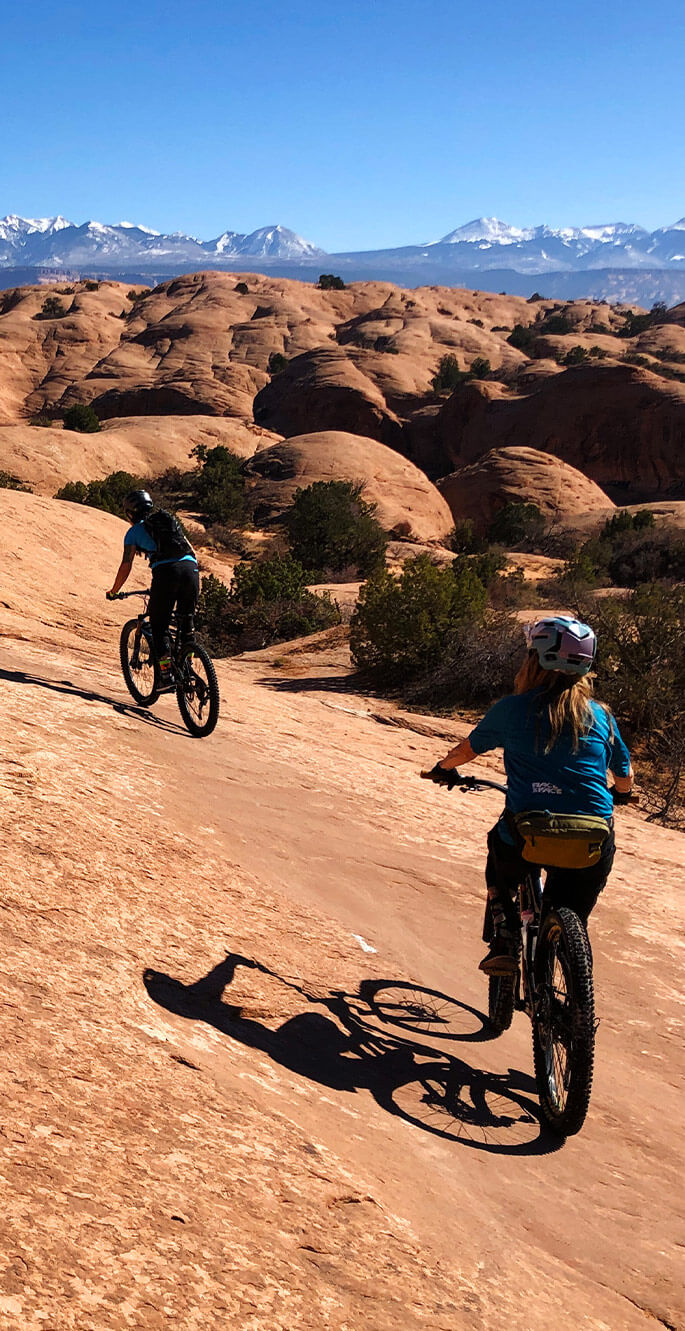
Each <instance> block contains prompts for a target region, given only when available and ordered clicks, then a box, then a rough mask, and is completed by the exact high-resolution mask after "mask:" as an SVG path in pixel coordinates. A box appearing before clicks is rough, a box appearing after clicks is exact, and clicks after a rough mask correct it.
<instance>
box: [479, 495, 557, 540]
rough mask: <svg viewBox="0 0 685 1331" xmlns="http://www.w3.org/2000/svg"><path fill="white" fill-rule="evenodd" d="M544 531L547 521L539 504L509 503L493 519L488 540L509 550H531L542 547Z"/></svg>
mask: <svg viewBox="0 0 685 1331" xmlns="http://www.w3.org/2000/svg"><path fill="white" fill-rule="evenodd" d="M544 530H545V519H544V517H543V516H542V513H541V512H540V509H539V508H538V506H537V504H526V503H523V502H516V503H509V504H504V506H503V507H502V508H501V509H500V510H499V512H498V513H496V514H495V516H494V518H493V519H492V522H491V523H490V526H489V528H488V540H489V541H492V542H493V543H496V544H499V545H503V546H505V547H506V548H507V549H508V550H511V549H513V548H514V547H519V548H521V549H529V550H530V549H535V548H536V547H538V546H539V545H540V542H541V540H542V537H543V535H544Z"/></svg>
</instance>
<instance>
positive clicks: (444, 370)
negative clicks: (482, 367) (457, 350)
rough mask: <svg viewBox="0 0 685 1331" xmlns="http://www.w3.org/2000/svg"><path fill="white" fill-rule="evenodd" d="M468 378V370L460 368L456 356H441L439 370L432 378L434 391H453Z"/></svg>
mask: <svg viewBox="0 0 685 1331" xmlns="http://www.w3.org/2000/svg"><path fill="white" fill-rule="evenodd" d="M465 378H466V372H465V371H464V370H460V369H459V361H458V360H457V358H456V356H451V355H450V356H441V357H440V364H439V365H438V368H437V371H436V373H435V374H434V376H433V378H432V379H431V385H432V388H433V392H434V393H452V392H453V391H454V389H455V388H458V386H459V384H462V383H463V382H464V380H465Z"/></svg>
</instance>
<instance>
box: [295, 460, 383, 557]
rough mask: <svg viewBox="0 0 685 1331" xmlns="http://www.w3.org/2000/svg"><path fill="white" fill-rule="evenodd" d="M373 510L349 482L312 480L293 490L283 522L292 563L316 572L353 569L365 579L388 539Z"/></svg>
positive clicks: (374, 508)
mask: <svg viewBox="0 0 685 1331" xmlns="http://www.w3.org/2000/svg"><path fill="white" fill-rule="evenodd" d="M375 514H376V505H375V504H370V503H367V501H366V500H365V499H364V498H363V486H361V485H358V484H356V483H354V482H352V481H314V483H313V484H312V485H308V486H307V487H306V489H298V490H296V491H295V497H294V499H293V503H292V507H291V508H290V509H289V510H288V512H287V513H286V517H285V523H286V528H287V532H288V537H289V540H290V547H291V550H292V553H293V555H294V556H295V558H296V559H299V560H300V561H301V562H302V564H304V565H305V567H306V568H308V569H313V570H317V571H323V570H332V571H333V572H339V571H340V570H341V569H345V568H349V567H353V568H356V569H358V570H359V573H360V574H361V575H362V576H363V577H365V576H366V574H367V573H370V572H371V570H372V569H374V568H375V567H376V566H377V565H378V564H379V563H381V562H382V561H383V558H384V555H385V549H386V546H387V543H388V537H387V535H386V533H385V532H384V530H383V528H382V527H381V525H380V523H379V522H378V521H377V519H376V516H375Z"/></svg>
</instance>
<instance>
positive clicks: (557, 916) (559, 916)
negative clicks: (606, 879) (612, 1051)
mask: <svg viewBox="0 0 685 1331" xmlns="http://www.w3.org/2000/svg"><path fill="white" fill-rule="evenodd" d="M535 979H536V991H537V995H538V1002H537V1005H536V1012H535V1016H534V1020H533V1060H534V1064H535V1080H536V1082H537V1086H538V1094H539V1097H540V1108H541V1111H542V1117H543V1120H544V1122H545V1123H546V1124H547V1126H548V1127H549V1128H551V1130H552V1132H554V1133H556V1134H557V1135H558V1136H560V1137H571V1136H573V1134H574V1133H576V1132H579V1131H580V1129H581V1128H582V1126H583V1123H584V1122H585V1116H586V1114H587V1111H588V1107H589V1104H590V1093H591V1091H592V1072H593V1064H594V1055H595V1002H594V989H593V982H592V953H591V951H590V942H589V939H588V936H587V931H586V929H585V926H584V925H583V923H582V922H581V920H580V919H579V918H578V916H577V915H576V913H575V911H573V910H570V909H569V908H568V907H567V906H561V907H560V908H559V909H558V910H553V911H550V913H549V915H547V917H546V918H545V920H544V922H543V925H542V928H541V931H540V938H539V941H538V946H537V951H536V954H535Z"/></svg>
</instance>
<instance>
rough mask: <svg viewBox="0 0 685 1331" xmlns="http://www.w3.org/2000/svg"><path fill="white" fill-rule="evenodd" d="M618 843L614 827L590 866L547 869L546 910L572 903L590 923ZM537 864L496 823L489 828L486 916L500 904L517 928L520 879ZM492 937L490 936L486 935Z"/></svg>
mask: <svg viewBox="0 0 685 1331" xmlns="http://www.w3.org/2000/svg"><path fill="white" fill-rule="evenodd" d="M615 851H616V843H615V840H614V829H613V827H612V828H611V830H610V832H609V836H608V837H607V840H606V841H605V843H604V847H603V849H602V854H601V856H600V858H599V859H598V861H597V863H596V864H593V865H592V866H591V868H589V869H548V870H547V881H546V884H545V895H544V900H543V911H544V910H549V909H550V908H552V909H554V908H556V907H557V906H570V907H571V909H572V910H574V911H575V912H576V914H577V915H579V916H580V918H581V920H582V921H583V924H587V922H588V917H589V915H590V912H591V911H592V910H593V909H594V907H595V906H596V904H597V898H598V896H599V894H600V892H601V891H602V889H603V887H604V885H605V883H606V881H607V878H608V877H609V874H610V873H611V868H612V865H613V863H614V854H615ZM534 867H535V866H534V865H532V866H531V865H530V864H529V863H528V862H527V861H526V860H524V859H523V857H522V855H521V854H520V852H519V850H518V847H516V846H513V845H511V844H510V843H509V842H507V841H504V840H503V839H502V837H501V836H500V833H499V827H498V825H497V824H496V825H495V826H494V827H493V828H492V829H491V831H490V832H488V861H487V865H486V867H485V881H486V883H487V885H488V901H489V904H490V906H491V910H490V911H488V912H486V929H487V928H488V925H487V918H488V916H490V919H491V920H492V915H493V914H494V916H495V917H497V915H498V913H499V912H498V911H497V906H499V907H500V909H501V913H503V915H504V919H505V921H506V924H507V926H508V928H509V929H511V930H512V931H514V932H515V931H516V929H517V928H518V926H519V919H518V907H517V905H516V895H517V890H518V886H519V883H520V882H521V881H522V879H523V878H524V877H525V875H526V874H527V873H529V872H530V869H531V868H534ZM486 941H489V938H488V939H486Z"/></svg>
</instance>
